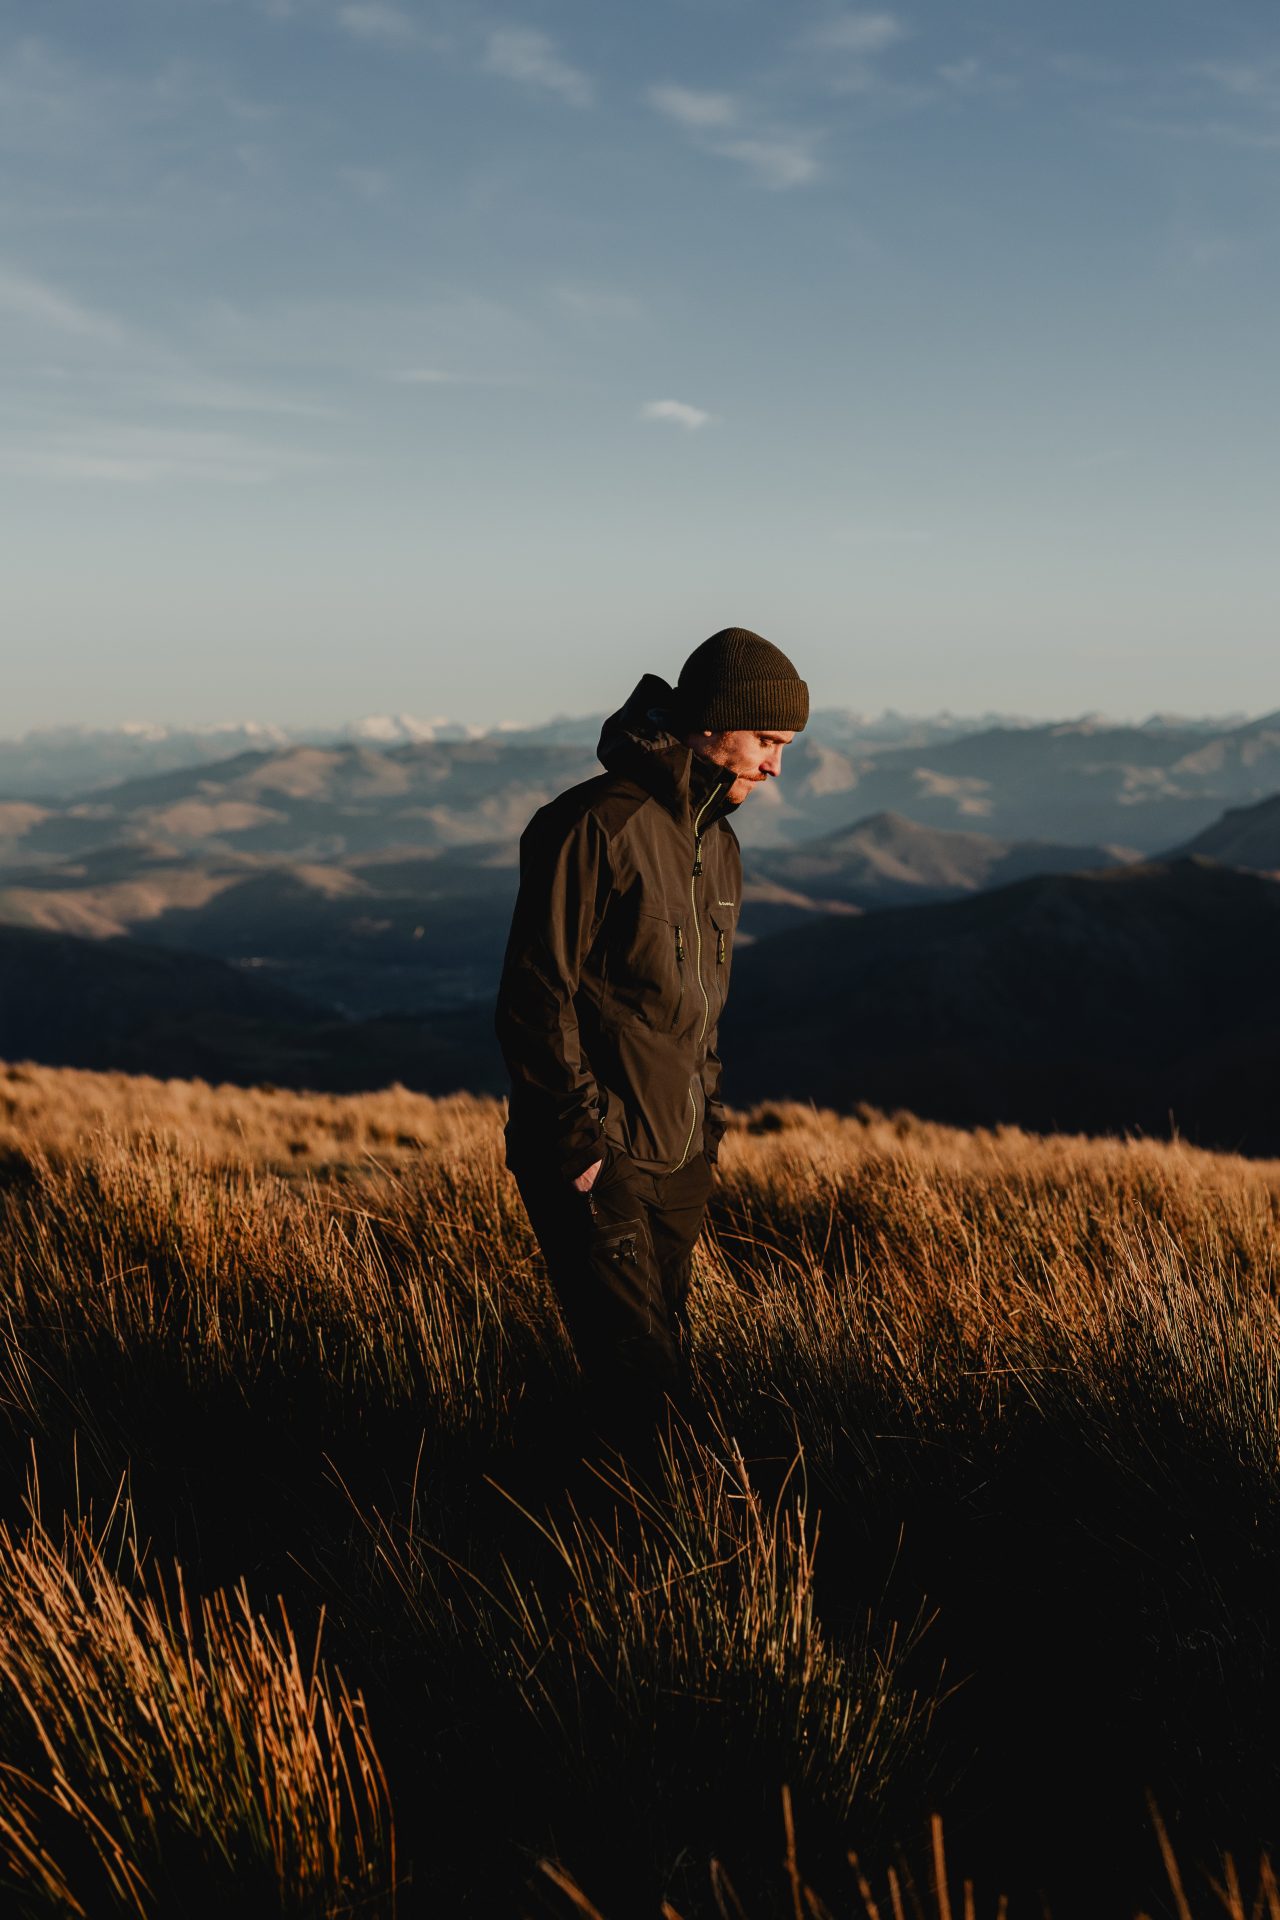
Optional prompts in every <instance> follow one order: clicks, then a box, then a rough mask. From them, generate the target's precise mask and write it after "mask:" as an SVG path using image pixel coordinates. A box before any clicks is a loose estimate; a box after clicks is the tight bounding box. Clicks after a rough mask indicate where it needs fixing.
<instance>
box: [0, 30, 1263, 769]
mask: <svg viewBox="0 0 1280 1920" xmlns="http://www.w3.org/2000/svg"><path fill="white" fill-rule="evenodd" d="M1278 188H1280V16H1277V13H1276V10H1275V8H1274V6H1273V5H1271V4H1270V0H1267V3H1266V4H1264V3H1263V0H1253V3H1252V4H1248V5H1245V4H1239V3H1238V0H1215V4H1212V5H1210V4H1192V3H1191V0H1160V4H1154V3H1152V0H1135V3H1134V4H1132V5H1127V6H1125V7H1122V8H1115V7H1114V6H1111V5H1108V6H1105V7H1104V6H1102V5H1098V4H1093V0H1083V3H1082V4H1077V5H1075V6H1073V7H1071V8H1064V7H1061V6H1051V5H1047V4H1031V3H1029V0H1023V3H1022V4H1016V3H1015V0H978V3H977V4H968V5H964V6H957V5H955V4H954V0H953V3H952V4H949V5H941V4H932V5H915V4H904V5H902V6H901V7H898V6H894V7H893V8H885V9H880V8H850V7H841V6H837V5H834V4H830V3H829V0H815V3H814V4H809V3H808V0H800V3H798V4H793V5H791V6H788V7H785V8H780V7H769V6H764V5H759V4H754V3H753V0H649V4H647V5H645V6H643V7H639V6H636V7H624V6H621V5H618V4H616V3H611V0H590V3H588V0H545V4H540V5H527V4H512V5H506V6H504V5H501V4H498V5H495V6H494V7H493V8H489V7H488V6H486V5H484V4H470V5H466V6H462V5H455V4H453V3H452V0H441V3H440V4H434V3H430V0H426V3H423V4H419V3H418V0H347V3H346V4H343V3H342V0H112V3H111V4H110V5H104V4H102V0H41V4H35V0H26V4H22V3H21V0H19V4H12V3H11V4H9V5H8V6H6V7H4V8H3V9H0V349H2V351H0V622H2V626H0V631H2V632H3V644H4V649H5V672H4V682H3V685H4V706H3V710H2V711H0V733H5V734H9V733H14V732H18V731H21V730H22V729H23V728H24V727H27V726H32V725H41V724H49V723H54V722H59V721H64V720H74V721H98V722H101V723H103V724H110V723H114V722H116V721H119V720H123V719H128V718H147V719H154V720H182V721H214V720H219V719H232V718H235V719H238V718H246V717H252V718H264V719H276V720H283V721H291V722H297V723H306V724H312V723H317V722H324V721H328V720H337V719H340V718H344V717H350V716H352V715H355V714H362V713H369V712H380V711H404V712H409V713H413V714H417V715H420V716H430V715H433V714H446V715H449V716H451V717H454V718H460V719H468V720H485V721H488V720H498V719H506V718H525V719H533V718H537V717H541V716H543V715H546V714H548V713H550V712H553V711H570V712H573V711H587V710H589V709H592V708H598V707H603V706H605V705H608V704H610V703H612V702H613V701H614V700H616V698H617V697H619V695H620V694H621V693H622V692H625V691H626V689H627V688H628V687H629V686H630V684H631V682H632V680H633V678H634V677H635V674H636V673H637V672H638V671H639V670H640V669H642V668H645V667H649V668H651V669H653V670H655V671H659V672H667V673H673V672H674V671H675V669H676V667H677V666H678V664H679V661H680V659H681V657H682V656H683V654H684V653H685V652H686V651H687V650H688V649H689V648H690V647H692V646H693V645H694V644H696V642H697V641H698V640H699V639H701V638H702V637H703V636H704V635H705V634H706V633H707V632H709V631H711V630H712V629H713V628H715V627H718V626H721V625H724V624H727V623H742V624H745V625H750V626H754V627H757V628H758V629H759V630H761V631H762V632H764V633H766V634H768V635H769V637H770V638H772V639H774V640H776V641H777V642H778V643H779V644H780V645H782V646H784V647H785V648H786V649H787V651H788V652H790V653H791V654H792V656H793V658H794V659H795V660H796V661H797V663H798V664H799V665H800V666H801V669H802V671H804V672H805V673H806V675H807V677H808V678H809V680H810V683H811V686H812V688H813V692H814V697H815V699H817V700H818V701H820V702H821V703H822V704H824V705H851V706H854V707H859V708H863V709H866V710H878V709H879V708H881V707H883V706H885V705H893V706H898V707H902V708H907V709H913V710H926V709H933V708H937V707H940V706H950V707H952V708H954V709H957V710H961V711H979V710H982V709H986V708H1000V709H1004V710H1008V711H1021V712H1026V713H1038V714H1048V713H1061V714H1066V713H1078V712H1081V711H1084V710H1086V709H1092V708H1101V709H1103V710H1106V711H1110V712H1114V713H1129V714H1142V713H1146V712H1149V711H1151V710H1152V709H1156V708H1163V709H1182V710H1202V711H1203V710H1209V711H1223V710H1226V709H1232V708H1240V709H1244V710H1247V711H1252V712H1260V711H1263V710H1265V709H1268V708H1272V707H1275V706H1277V705H1280V684H1277V675H1276V673H1275V670H1274V668H1275V661H1276V658H1277V649H1276V644H1275V643H1276V634H1277V616H1278V615H1280V574H1278V571H1277V563H1276V554H1275V547H1276V535H1275V529H1276V526H1277V524H1278V522H1280V485H1278V479H1280V472H1278V463H1280V455H1278V453H1277V449H1278V448H1280V431H1278V430H1280V384H1278V383H1277V380H1276V376H1275V364H1276V347H1275V334H1276V317H1277V313H1278V312H1280V301H1278V300H1277V295H1278V294H1280V193H1278V192H1277V189H1278Z"/></svg>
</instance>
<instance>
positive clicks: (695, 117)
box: [645, 87, 738, 131]
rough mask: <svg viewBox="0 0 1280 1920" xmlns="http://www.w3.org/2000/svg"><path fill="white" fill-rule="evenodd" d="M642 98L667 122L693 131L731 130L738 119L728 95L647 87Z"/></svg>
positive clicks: (679, 88)
mask: <svg viewBox="0 0 1280 1920" xmlns="http://www.w3.org/2000/svg"><path fill="white" fill-rule="evenodd" d="M645 98H646V99H647V100H648V102H649V105H650V106H651V107H654V108H656V110H657V111H658V112H659V113H661V114H665V115H666V117H667V119H668V120H674V121H675V122H676V123H677V125H679V126H682V127H689V128H692V129H694V130H696V131H701V130H703V129H705V128H707V127H731V126H732V125H733V123H734V121H735V120H736V119H737V117H738V106H737V102H736V101H735V100H734V98H733V95H732V94H729V93H704V92H701V91H699V89H698V88H696V87H650V89H649V91H648V93H647V94H646V96H645Z"/></svg>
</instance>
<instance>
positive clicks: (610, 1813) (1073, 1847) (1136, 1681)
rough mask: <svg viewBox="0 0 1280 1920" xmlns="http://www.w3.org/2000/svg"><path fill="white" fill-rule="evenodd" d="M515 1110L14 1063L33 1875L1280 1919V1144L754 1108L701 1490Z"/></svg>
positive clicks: (711, 1300) (10, 1608)
mask: <svg viewBox="0 0 1280 1920" xmlns="http://www.w3.org/2000/svg"><path fill="white" fill-rule="evenodd" d="M500 1149H501V1138H500V1116H499V1114H498V1111H497V1109H496V1108H495V1107H493V1106H492V1105H491V1104H488V1103H485V1102H482V1101H476V1100H470V1099H464V1098H460V1099H458V1100H456V1101H442V1102H431V1101H428V1100H425V1099H420V1098H418V1097H416V1096H413V1095H410V1094H407V1093H405V1092H404V1091H403V1090H401V1089H391V1090H389V1091H388V1092H387V1093H385V1094H381V1095H377V1096H366V1097H359V1098H355V1099H351V1100H342V1099H330V1098H322V1097H319V1096H306V1095H292V1094H279V1093H273V1092H270V1091H267V1090H260V1091H258V1092H256V1093H246V1092H244V1091H242V1090H222V1089H210V1088H206V1087H202V1086H199V1085H193V1086H183V1085H179V1084H173V1083H168V1084H165V1083H159V1082H148V1081H142V1080H136V1081H130V1080H127V1079H125V1078H123V1077H121V1076H95V1075H86V1074H59V1073H54V1072H51V1071H48V1070H42V1069H36V1068H25V1067H11V1068H8V1069H4V1068H0V1474H2V1476H3V1478H2V1480H0V1508H2V1511H0V1522H2V1523H3V1525H4V1529H5V1530H4V1532H3V1534H2V1535H0V1767H3V1770H4V1788H3V1792H0V1858H2V1859H3V1863H4V1864H3V1868H2V1872H3V1877H4V1884H5V1886H6V1887H7V1890H8V1891H7V1894H6V1898H7V1900H8V1902H9V1904H10V1906H11V1908H12V1910H13V1911H15V1912H17V1913H22V1914H31V1915H41V1916H45V1915H53V1914H63V1913H72V1914H74V1913H80V1914H84V1915H86V1916H90V1917H91V1920H98V1916H100V1915H111V1914H122V1915H123V1914H129V1915H148V1916H149V1915H168V1914H183V1915H189V1914H203V1913H206V1912H208V1913H210V1914H212V1913H214V1912H224V1911H228V1910H232V1909H234V1910H236V1911H242V1912H251V1913H258V1912H262V1913H279V1914H290V1915H292V1914H299V1915H302V1914H305V1915H339V1914H347V1913H351V1914H354V1913H368V1914H376V1913H386V1914H390V1913H392V1912H393V1911H394V1912H398V1913H400V1914H401V1915H405V1916H414V1915H417V1914H428V1913H431V1914H435V1913H438V1912H474V1913H476V1914H482V1915H488V1914H512V1915H516V1914H529V1915H535V1914H541V1915H547V1914H559V1915H565V1914H569V1913H574V1912H577V1913H580V1914H590V1913H592V1912H596V1913H599V1914H601V1915H603V1916H605V1920H625V1917H626V1916H631V1915H636V1916H639V1915H655V1916H656V1915H657V1914H658V1913H659V1912H660V1911H663V1910H664V1906H663V1903H664V1902H665V1903H666V1906H665V1911H667V1912H668V1913H670V1914H677V1915H680V1916H684V1920H698V1916H703V1915H713V1914H728V1915H737V1914H740V1913H741V1914H745V1915H746V1916H747V1920H771V1916H774V1915H787V1916H792V1920H794V1916H796V1915H802V1916H803V1915H809V1916H812V1917H813V1920H817V1917H818V1916H820V1915H821V1914H823V1913H824V1912H826V1911H828V1910H829V1911H830V1912H831V1913H833V1914H842V1915H848V1916H857V1917H858V1920H868V1917H869V1920H888V1916H890V1915H892V1916H894V1920H905V1916H906V1915H908V1914H915V1915H928V1916H931V1917H932V1916H936V1917H937V1920H950V1917H951V1916H952V1915H954V1916H955V1920H961V1916H966V1915H969V1914H973V1915H975V1916H977V1915H995V1914H996V1913H997V1911H999V1910H1000V1909H999V1905H998V1902H999V1899H1000V1897H1001V1896H1002V1895H1007V1897H1008V1911H1009V1913H1010V1914H1011V1915H1013V1916H1014V1920H1018V1916H1021V1915H1024V1914H1025V1915H1027V1916H1035V1920H1039V1916H1040V1915H1041V1914H1042V1913H1043V1912H1045V1911H1047V1910H1051V1911H1052V1913H1053V1915H1054V1916H1055V1920H1063V1917H1064V1916H1072V1915H1079V1916H1082V1917H1083V1916H1089V1917H1090V1920H1093V1916H1100V1917H1102V1920H1105V1916H1108V1915H1114V1916H1116V1917H1117V1920H1120V1917H1121V1916H1124V1920H1129V1917H1130V1916H1133V1915H1134V1914H1136V1913H1137V1912H1139V1911H1140V1910H1145V1911H1146V1912H1148V1913H1149V1914H1151V1915H1153V1916H1154V1915H1157V1914H1169V1915H1177V1916H1179V1920H1182V1917H1183V1916H1185V1915H1186V1914H1188V1913H1192V1914H1195V1915H1196V1916H1201V1915H1208V1914H1229V1915H1232V1916H1240V1920H1243V1916H1245V1915H1246V1914H1247V1915H1254V1914H1256V1915H1258V1916H1263V1915H1265V1916H1267V1920H1280V1893H1277V1889H1276V1884H1275V1881H1274V1879H1273V1878H1272V1877H1271V1873H1270V1868H1269V1866H1268V1865H1267V1863H1266V1856H1267V1854H1268V1850H1269V1849H1270V1848H1272V1847H1273V1845H1274V1842H1275V1839H1276V1832H1275V1828H1276V1812H1277V1806H1278V1804H1280V1794H1278V1789H1280V1731H1277V1729H1280V1687H1278V1684H1277V1650H1278V1647H1280V1638H1278V1633H1280V1490H1278V1488H1277V1467H1278V1465H1280V1450H1278V1445H1277V1442H1278V1440H1280V1317H1278V1315H1277V1305H1276V1295H1277V1285H1276V1283H1277V1252H1278V1250H1280V1166H1277V1165H1273V1164H1263V1163H1248V1162H1245V1161H1242V1160H1236V1159H1232V1158H1229V1157H1225V1156H1213V1155H1208V1154H1203V1153H1198V1152H1195V1151H1192V1150H1190V1149H1187V1148H1185V1147H1182V1146H1179V1145H1177V1144H1174V1145H1154V1144H1148V1143H1140V1142H1134V1143H1120V1142H1087V1141H1083V1140H1074V1139H1055V1140H1049V1141H1039V1140H1035V1139H1031V1138H1029V1137H1027V1136H1024V1135H1022V1134H1020V1133H1017V1132H1015V1131H1001V1132H1000V1133H996V1134H991V1133H982V1132H979V1133H975V1134H964V1133H958V1132H953V1131H950V1130H947V1129H943V1128H939V1127H932V1126H927V1125H923V1124H920V1123H916V1122H914V1121H911V1120H909V1119H907V1118H905V1117H904V1118H897V1119H894V1120H886V1119H884V1118H883V1117H881V1116H876V1115H867V1116H865V1117H864V1118H862V1119H861V1120H845V1121H840V1120H837V1119H835V1118H834V1117H832V1116H829V1115H825V1116H824V1115H815V1114H813V1113H811V1112H807V1111H806V1110H802V1109H789V1108H778V1109H772V1110H768V1111H761V1112H759V1113H757V1114H755V1115H753V1116H750V1117H743V1118H741V1119H740V1120H739V1122H738V1123H737V1124H736V1125H735V1128H734V1131H733V1133H732V1134H731V1136H730V1139H729V1142H728V1145H727V1148H726V1152H725V1155H724V1166H723V1174H722V1177H721V1179H720V1182H719V1185H718V1188H717V1191H716V1194H715V1197H714V1200H713V1207H712V1231H711V1234H710V1235H709V1237H708V1239H707V1241H706V1243H705V1245H704V1247H703V1249H702V1251H701V1252H700V1254H699V1265H698V1274H697V1280H696V1284H695V1291H694V1299H693V1303H692V1307H693V1312H692V1319H693V1333H694V1341H695V1361H696V1369H697V1389H698V1391H697V1404H696V1410H695V1414H694V1419H693V1423H692V1425H691V1426H690V1427H689V1428H687V1429H681V1430H679V1431H677V1432H675V1433H673V1434H671V1435H670V1436H669V1439H668V1444H667V1451H666V1458H665V1465H664V1467H663V1469H662V1470H661V1472H660V1473H658V1474H657V1475H656V1476H654V1477H652V1478H651V1482H650V1483H649V1484H645V1483H642V1482H641V1481H639V1480H638V1479H635V1478H633V1477H631V1476H630V1475H629V1474H628V1471H627V1469H626V1467H625V1466H624V1465H623V1464H622V1463H620V1462H617V1461H616V1460H612V1461H611V1460H596V1459H587V1460H584V1459H583V1435H582V1432H581V1430H580V1427H579V1412H578V1398H577V1381H576V1372H575V1368H574V1364H573V1361H572V1356H571V1354H570V1353H569V1351H568V1348H567V1346H566V1343H565V1339H564V1335H563V1332H562V1329H561V1327H560V1324H559V1321H558V1319H557V1316H556V1314H555V1311H554V1308H553V1306H552V1303H551V1301H550V1298H549V1296H548V1294H547V1291H546V1288H545V1283H544V1280H543V1278H542V1275H541V1272H540V1268H539V1264H538V1261H537V1258H536V1252H535V1249H534V1246H533V1244H532V1241H531V1237H530V1235H529V1231H528V1228H527V1225H526V1223H525V1221H524V1217H523V1214H522V1212H521V1209H520V1207H519V1203H518V1199H517V1197H516V1195H515V1193H514V1189H513V1188H512V1186H511V1185H510V1183H509V1181H508V1179H507V1176H506V1174H505V1171H504V1169H503V1167H502V1163H501V1150H500ZM1153 1807H1154V1808H1158V1810H1159V1812H1158V1814H1157V1815H1154V1816H1153V1813H1152V1808H1153ZM935 1815H936V1816H939V1817H940V1819H941V1821H942V1823H943V1825H935V1826H933V1827H931V1825H930V1821H931V1818H932V1817H933V1816H935ZM944 1826H945V1833H946V1847H947V1852H948V1853H949V1855H950V1858H951V1861H952V1863H953V1870H952V1871H951V1872H950V1873H949V1874H948V1873H947V1872H946V1871H945V1870H944V1868H943V1865H942V1832H943V1827H944ZM797 1834H798V1836H799V1838H798V1842H797V1841H796V1835H797ZM851 1854H852V1855H853V1856H855V1859H854V1861H853V1862H852V1863H851V1860H850V1855H851ZM965 1876H967V1877H968V1878H969V1879H970V1880H971V1881H973V1882H974V1883H975V1885H976V1889H977V1891H976V1892H973V1891H972V1889H971V1890H970V1891H969V1892H966V1890H965V1885H964V1879H965Z"/></svg>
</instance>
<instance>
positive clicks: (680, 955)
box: [676, 927, 684, 967]
mask: <svg viewBox="0 0 1280 1920" xmlns="http://www.w3.org/2000/svg"><path fill="white" fill-rule="evenodd" d="M676 965H677V966H679V967H682V966H683V965H684V929H683V928H682V927H677V928H676Z"/></svg>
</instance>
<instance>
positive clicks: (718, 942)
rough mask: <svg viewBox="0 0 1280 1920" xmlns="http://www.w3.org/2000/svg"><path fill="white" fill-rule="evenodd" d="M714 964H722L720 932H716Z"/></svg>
mask: <svg viewBox="0 0 1280 1920" xmlns="http://www.w3.org/2000/svg"><path fill="white" fill-rule="evenodd" d="M716 965H717V966H718V967H722V966H723V965H724V934H723V933H721V932H717V934H716Z"/></svg>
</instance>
